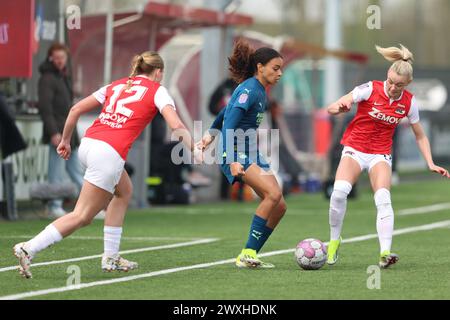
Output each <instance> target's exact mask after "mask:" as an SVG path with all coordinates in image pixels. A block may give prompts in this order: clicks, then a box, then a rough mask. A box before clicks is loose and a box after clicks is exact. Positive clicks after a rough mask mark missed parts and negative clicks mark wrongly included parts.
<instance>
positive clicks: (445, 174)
mask: <svg viewBox="0 0 450 320" xmlns="http://www.w3.org/2000/svg"><path fill="white" fill-rule="evenodd" d="M430 170H431V171H433V172H436V173H439V174H440V175H442V176H443V177H447V178H450V174H449V173H448V170H447V169H444V168H441V167H439V166H437V165H435V164H433V165H431V166H430Z"/></svg>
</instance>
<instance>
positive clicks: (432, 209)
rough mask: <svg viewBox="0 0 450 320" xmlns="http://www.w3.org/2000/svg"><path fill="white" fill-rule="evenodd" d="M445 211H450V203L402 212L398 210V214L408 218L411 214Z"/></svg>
mask: <svg viewBox="0 0 450 320" xmlns="http://www.w3.org/2000/svg"><path fill="white" fill-rule="evenodd" d="M445 209H450V202H444V203H438V204H433V205H430V206H425V207H419V208H410V209H402V210H398V213H397V214H398V215H400V216H406V215H410V214H420V213H428V212H435V211H442V210H445Z"/></svg>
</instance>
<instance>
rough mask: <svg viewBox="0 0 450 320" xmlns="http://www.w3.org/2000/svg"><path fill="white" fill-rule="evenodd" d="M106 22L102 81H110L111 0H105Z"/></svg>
mask: <svg viewBox="0 0 450 320" xmlns="http://www.w3.org/2000/svg"><path fill="white" fill-rule="evenodd" d="M106 9H107V13H106V24H105V59H104V61H105V62H104V67H103V83H104V84H108V83H110V82H111V67H112V50H113V41H114V39H113V36H114V28H113V24H114V7H113V2H112V0H106Z"/></svg>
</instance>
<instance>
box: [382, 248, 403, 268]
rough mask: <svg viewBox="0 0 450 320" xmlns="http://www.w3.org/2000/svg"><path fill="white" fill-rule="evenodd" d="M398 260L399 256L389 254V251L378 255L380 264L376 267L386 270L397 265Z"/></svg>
mask: <svg viewBox="0 0 450 320" xmlns="http://www.w3.org/2000/svg"><path fill="white" fill-rule="evenodd" d="M398 260H399V256H398V255H397V254H395V253H391V252H390V251H383V252H382V253H381V254H380V262H379V263H378V265H379V266H380V268H383V269H386V268H389V266H390V265H393V264H395V263H397V261H398Z"/></svg>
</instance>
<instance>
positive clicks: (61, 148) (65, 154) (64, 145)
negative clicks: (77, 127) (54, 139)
mask: <svg viewBox="0 0 450 320" xmlns="http://www.w3.org/2000/svg"><path fill="white" fill-rule="evenodd" d="M56 152H57V153H58V154H59V156H60V157H61V158H63V159H64V160H68V159H69V158H70V154H71V153H72V148H71V147H70V142H67V141H64V140H61V142H60V143H59V145H58V147H57V148H56Z"/></svg>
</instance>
